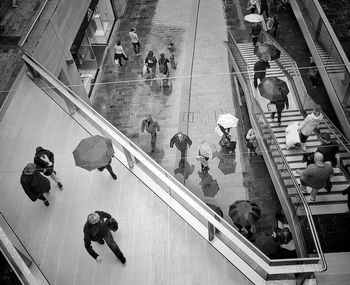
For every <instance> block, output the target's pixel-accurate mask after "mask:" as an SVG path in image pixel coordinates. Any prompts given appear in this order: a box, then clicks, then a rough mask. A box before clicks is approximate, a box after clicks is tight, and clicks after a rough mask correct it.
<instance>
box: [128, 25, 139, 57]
mask: <svg viewBox="0 0 350 285" xmlns="http://www.w3.org/2000/svg"><path fill="white" fill-rule="evenodd" d="M129 36H130V39H131V43H132V45H133V47H134V52H135V55H137V56H140V55H141V54H140V48H141V44H140V40H139V37H138V35H137V33H136V28H131V30H130V32H129Z"/></svg>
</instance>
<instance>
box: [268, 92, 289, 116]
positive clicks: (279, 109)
mask: <svg viewBox="0 0 350 285" xmlns="http://www.w3.org/2000/svg"><path fill="white" fill-rule="evenodd" d="M271 103H272V104H275V105H276V109H277V112H282V111H283V110H284V107H285V106H286V107H287V109H288V108H289V101H288V97H287V96H285V97H284V100H280V101H271Z"/></svg>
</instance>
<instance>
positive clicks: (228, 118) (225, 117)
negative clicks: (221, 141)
mask: <svg viewBox="0 0 350 285" xmlns="http://www.w3.org/2000/svg"><path fill="white" fill-rule="evenodd" d="M216 123H218V124H219V125H221V126H222V127H224V128H225V129H227V128H235V127H237V124H238V119H237V118H236V117H235V116H233V115H231V114H221V115H219V118H218V120H217V121H216Z"/></svg>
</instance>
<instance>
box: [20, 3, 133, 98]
mask: <svg viewBox="0 0 350 285" xmlns="http://www.w3.org/2000/svg"><path fill="white" fill-rule="evenodd" d="M90 1H91V0H49V1H48V3H47V5H46V7H45V9H44V11H43V13H42V15H41V16H40V18H39V20H38V22H37V23H36V25H35V26H34V29H33V31H32V33H31V34H30V36H29V38H28V40H27V41H26V43H25V45H24V49H25V50H26V51H27V52H28V53H29V54H31V55H32V56H33V57H34V58H35V59H36V60H37V61H39V62H40V63H41V64H42V65H43V66H44V67H46V69H48V70H49V71H50V72H51V73H52V74H54V75H55V76H57V77H58V75H59V74H60V72H61V70H62V68H63V70H64V73H65V75H66V77H67V78H68V79H69V81H70V82H69V83H70V85H81V83H82V82H81V79H80V76H79V72H78V70H77V68H76V66H75V64H74V63H73V64H67V63H66V60H70V59H72V55H71V53H70V48H71V46H72V43H73V41H74V38H75V36H76V34H77V32H78V30H79V27H80V25H81V23H82V21H83V19H84V17H85V15H86V11H87V9H88V7H89V4H90ZM112 2H113V3H114V5H115V7H116V10H117V14H118V17H120V16H121V15H122V14H123V13H124V11H125V8H126V2H127V0H112ZM72 90H73V91H74V92H76V93H77V94H78V95H79V96H80V97H81V98H83V99H84V100H85V101H86V102H89V99H88V96H87V93H86V91H85V88H84V87H72Z"/></svg>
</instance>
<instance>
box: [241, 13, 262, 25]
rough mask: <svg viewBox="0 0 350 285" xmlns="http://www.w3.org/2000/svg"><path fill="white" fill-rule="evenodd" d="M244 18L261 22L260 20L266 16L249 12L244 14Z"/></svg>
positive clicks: (253, 21) (248, 20)
mask: <svg viewBox="0 0 350 285" xmlns="http://www.w3.org/2000/svg"><path fill="white" fill-rule="evenodd" d="M244 20H246V21H247V22H250V23H259V22H262V21H263V20H264V18H263V16H261V15H259V14H249V15H246V16H244Z"/></svg>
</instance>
